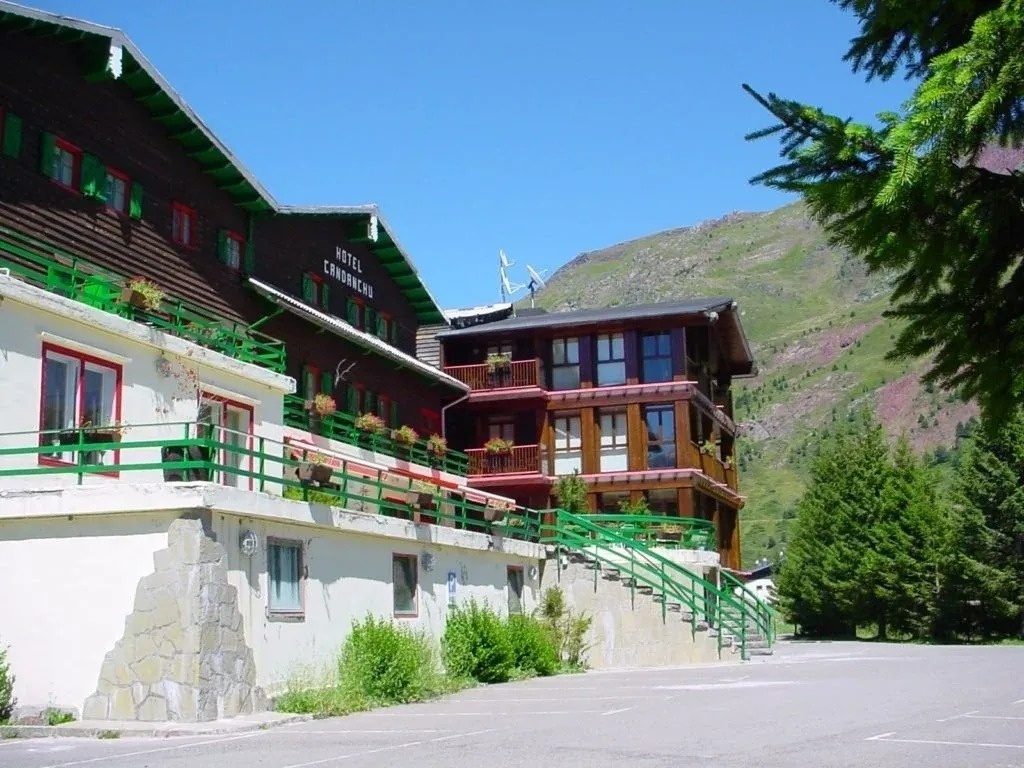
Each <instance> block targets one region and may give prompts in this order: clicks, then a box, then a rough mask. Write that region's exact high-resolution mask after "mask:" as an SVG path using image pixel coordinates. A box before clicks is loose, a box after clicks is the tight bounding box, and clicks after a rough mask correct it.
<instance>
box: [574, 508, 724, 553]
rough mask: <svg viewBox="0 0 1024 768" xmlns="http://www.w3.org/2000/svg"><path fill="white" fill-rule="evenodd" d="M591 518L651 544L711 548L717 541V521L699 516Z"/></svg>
mask: <svg viewBox="0 0 1024 768" xmlns="http://www.w3.org/2000/svg"><path fill="white" fill-rule="evenodd" d="M587 521H588V522H590V523H594V524H596V525H599V526H601V527H602V528H606V529H608V530H610V531H613V532H614V533H616V534H618V535H619V536H622V537H624V538H627V539H631V540H633V541H636V542H638V543H640V544H643V545H645V546H648V547H660V548H662V549H709V548H712V547H713V546H714V543H715V525H714V523H712V522H711V521H710V520H702V519H699V518H693V517H666V516H664V515H627V514H604V513H601V514H593V515H587ZM566 525H572V524H571V523H566Z"/></svg>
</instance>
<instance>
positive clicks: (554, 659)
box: [508, 616, 560, 677]
mask: <svg viewBox="0 0 1024 768" xmlns="http://www.w3.org/2000/svg"><path fill="white" fill-rule="evenodd" d="M508 639H509V644H510V645H511V646H512V653H513V658H514V661H513V664H514V665H515V668H516V669H517V670H518V671H519V672H520V674H521V675H522V676H532V675H538V676H540V677H547V676H549V675H553V674H555V673H556V672H558V667H559V665H560V660H559V658H558V648H557V646H556V645H555V638H554V637H553V636H552V633H551V632H550V631H549V630H548V628H547V627H545V626H544V625H543V624H541V622H540V621H538V620H537V619H535V618H532V617H530V616H509V618H508Z"/></svg>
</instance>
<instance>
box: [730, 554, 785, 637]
mask: <svg viewBox="0 0 1024 768" xmlns="http://www.w3.org/2000/svg"><path fill="white" fill-rule="evenodd" d="M719 574H720V576H721V581H722V584H723V586H725V587H726V588H728V589H730V590H732V592H733V593H734V594H735V592H736V590H737V589H740V590H743V592H742V594H743V595H744V596H745V597H744V598H743V600H744V602H748V603H750V605H751V606H753V608H754V609H755V611H756V612H757V626H758V628H759V629H761V631H763V632H764V635H765V638H766V639H767V641H768V645H769V646H771V645H773V644H774V643H775V631H776V630H775V610H774V609H773V608H772V607H771V605H770V604H769V603H767V602H765V601H764V600H762V599H761V598H759V597H758V596H757V595H755V594H754V593H753V592H751V591H750V590H749V589H747V585H746V584H744V583H743V582H742V581H740V580H739V579H737V578H736V577H735V576H733V575H732V574H731V573H729V572H728V571H727V570H725V569H724V568H722V569H721V570H720V571H719ZM746 595H749V597H746Z"/></svg>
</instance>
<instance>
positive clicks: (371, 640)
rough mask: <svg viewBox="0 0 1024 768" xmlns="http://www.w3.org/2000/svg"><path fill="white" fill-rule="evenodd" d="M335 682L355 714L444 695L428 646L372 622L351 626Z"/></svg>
mask: <svg viewBox="0 0 1024 768" xmlns="http://www.w3.org/2000/svg"><path fill="white" fill-rule="evenodd" d="M338 677H339V680H340V684H341V688H342V692H343V694H344V698H345V701H347V702H349V703H350V704H352V705H353V708H356V707H358V708H359V709H365V708H367V707H373V706H381V705H388V704H406V703H408V702H412V701H422V700H423V699H426V698H430V697H431V696H436V695H437V694H439V693H440V692H441V691H442V689H443V685H442V681H441V678H440V674H439V672H438V668H437V658H436V656H435V654H434V649H433V648H432V647H431V644H430V640H429V639H428V638H427V637H426V636H425V635H424V634H423V633H421V632H414V631H413V630H411V629H409V628H408V627H405V626H400V625H396V624H394V623H392V622H390V621H387V620H384V619H375V618H374V617H373V616H367V617H366V620H365V621H363V622H356V623H354V624H353V625H352V632H351V634H349V636H348V639H347V640H346V641H345V645H344V646H343V647H342V649H341V657H340V659H339V660H338Z"/></svg>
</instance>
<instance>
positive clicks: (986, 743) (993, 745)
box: [865, 731, 1024, 749]
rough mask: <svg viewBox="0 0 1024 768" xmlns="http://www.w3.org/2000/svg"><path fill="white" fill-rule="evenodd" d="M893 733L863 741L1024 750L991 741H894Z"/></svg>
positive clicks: (1023, 745)
mask: <svg viewBox="0 0 1024 768" xmlns="http://www.w3.org/2000/svg"><path fill="white" fill-rule="evenodd" d="M895 735H896V732H895V731H890V732H889V733H880V734H878V735H877V736H871V737H869V738H867V739H865V741H877V742H881V743H883V744H885V743H890V744H925V745H933V746H937V747H985V748H989V749H1024V744H999V743H996V742H991V741H946V740H941V739H895V738H893V736H895Z"/></svg>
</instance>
